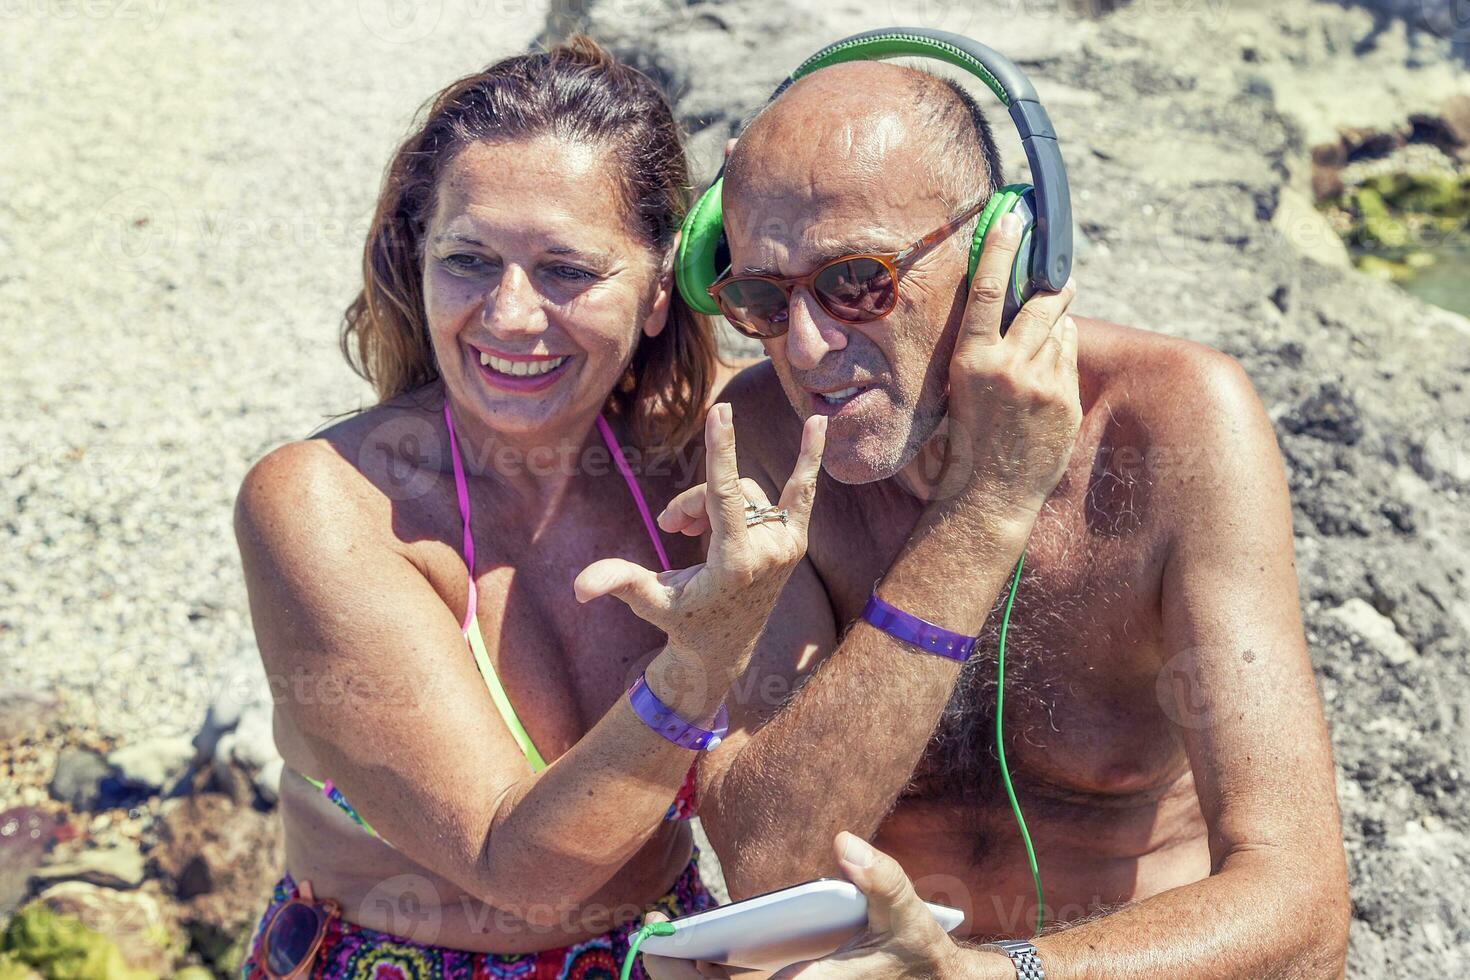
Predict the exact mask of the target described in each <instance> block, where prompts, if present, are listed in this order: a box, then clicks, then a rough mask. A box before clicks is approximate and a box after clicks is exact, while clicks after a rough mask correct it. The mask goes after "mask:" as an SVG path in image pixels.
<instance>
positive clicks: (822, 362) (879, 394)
mask: <svg viewBox="0 0 1470 980" xmlns="http://www.w3.org/2000/svg"><path fill="white" fill-rule="evenodd" d="M804 128H805V127H802V126H801V125H800V121H799V120H798V121H797V124H796V126H795V127H794V130H795V131H793V132H788V133H784V134H783V133H781V132H780V131H779V130H781V129H788V127H787V126H786V125H785V121H782V123H781V124H780V125H778V126H768V127H766V128H765V129H758V128H757V127H753V128H752V131H751V133H750V134H747V137H742V140H741V145H740V146H739V147H737V149H736V151H735V152H736V154H743V155H745V157H744V159H740V160H732V166H731V173H730V175H729V176H727V178H726V185H725V194H724V220H725V229H726V234H727V236H728V238H729V242H730V253H731V261H732V266H733V269H734V271H735V273H736V274H741V273H745V274H750V273H760V274H767V275H775V276H795V275H802V274H805V273H809V272H811V271H812V270H813V269H816V268H817V267H819V266H821V265H823V264H824V263H826V262H829V261H831V260H832V259H835V258H839V257H841V256H844V255H850V254H854V253H879V254H886V253H893V252H897V251H899V250H900V249H902V248H904V247H906V246H907V245H909V244H911V243H913V242H914V241H916V240H917V239H919V238H920V237H922V236H923V235H925V234H927V233H929V232H931V231H933V230H934V229H935V228H937V227H939V226H941V225H943V224H944V223H945V222H946V221H948V220H949V219H950V218H951V217H953V215H952V214H951V213H950V209H949V207H948V206H947V205H946V203H945V202H944V201H943V200H941V197H940V194H939V192H938V189H937V188H936V187H935V186H934V182H933V180H932V179H931V178H929V177H928V171H927V169H926V168H924V167H922V166H921V165H920V162H919V159H918V155H917V147H915V146H913V145H912V141H910V140H909V139H907V133H906V131H905V127H904V125H903V123H902V121H901V120H900V119H899V118H898V117H897V116H895V115H888V116H878V117H876V118H872V117H870V118H868V119H865V120H861V121H858V122H847V123H842V124H840V125H838V126H837V127H836V128H835V130H834V128H833V127H831V126H828V127H827V130H828V135H827V136H826V137H821V136H817V137H815V138H814V137H813V135H812V134H813V132H814V130H812V129H809V128H806V129H805V132H806V134H807V136H806V139H805V140H802V139H793V137H795V136H796V135H797V133H799V132H800V131H801V130H803V129H804ZM772 130H777V131H776V132H772ZM750 136H754V137H755V139H753V140H752V141H751V143H750V144H747V142H746V141H747V138H748V137H750ZM778 142H779V144H780V145H774V144H776V143H778ZM732 184H733V186H732ZM967 255H968V242H967V241H965V240H964V235H963V234H962V233H958V232H957V233H955V234H954V235H952V236H951V237H950V238H949V239H947V240H946V241H945V242H943V243H942V244H941V245H940V246H939V247H938V248H935V249H933V250H931V251H929V252H927V253H926V254H924V255H922V256H921V257H920V258H918V259H917V260H915V261H913V262H911V263H910V264H908V265H907V266H905V267H903V268H901V269H900V274H899V284H898V304H897V306H896V307H895V308H894V310H893V312H891V313H889V314H888V315H887V316H886V317H884V318H882V319H880V320H873V321H871V322H868V323H859V324H849V323H844V322H843V321H841V320H838V319H836V318H835V317H833V316H832V315H831V314H829V313H828V312H827V311H826V310H825V309H823V308H822V306H821V304H820V303H819V302H818V301H817V299H816V297H815V296H814V295H813V294H812V293H811V292H810V291H809V290H807V289H806V288H804V287H803V288H797V289H794V290H793V291H792V294H791V303H790V308H789V310H788V312H787V331H786V333H785V334H784V335H783V336H781V337H777V338H775V339H773V340H768V341H766V342H765V348H766V353H767V354H768V355H770V358H771V361H772V364H773V365H774V367H775V369H776V373H777V375H778V376H779V377H780V379H781V384H782V387H784V388H785V390H786V396H787V397H788V398H789V399H790V400H791V404H792V406H793V407H794V408H795V409H796V411H797V413H798V414H799V415H801V417H802V418H803V419H806V418H807V417H809V416H811V415H813V414H822V415H827V416H829V421H828V428H827V449H826V454H825V456H824V459H823V466H824V467H825V468H826V470H827V472H828V473H829V474H831V475H832V476H833V477H834V478H835V479H838V480H841V481H842V482H844V483H870V482H873V481H875V480H882V479H886V478H888V477H890V476H893V475H894V474H895V473H897V472H898V471H899V470H901V469H902V468H903V467H904V466H906V465H907V464H908V463H909V462H910V461H911V460H912V459H913V458H914V456H915V455H916V454H917V453H918V451H919V449H920V448H921V447H922V446H923V444H924V443H925V442H926V441H927V440H928V439H929V437H930V436H931V435H933V433H934V430H935V428H936V427H937V426H938V424H939V422H940V420H941V419H942V418H943V417H944V412H945V407H946V400H947V387H948V377H949V357H950V354H951V352H952V351H953V349H954V343H955V333H956V331H957V329H958V326H959V317H960V313H961V311H962V310H963V290H964V273H965V264H966V261H967Z"/></svg>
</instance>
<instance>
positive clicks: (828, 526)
mask: <svg viewBox="0 0 1470 980" xmlns="http://www.w3.org/2000/svg"><path fill="white" fill-rule="evenodd" d="M842 489H843V490H848V491H850V495H844V496H840V497H839V496H838V495H832V496H829V498H828V501H827V502H828V503H829V504H830V505H831V509H830V511H829V512H828V513H827V514H825V515H819V518H818V522H817V523H815V524H814V526H813V533H812V544H811V547H810V555H811V557H812V560H813V562H814V564H815V565H816V567H817V570H818V572H819V573H820V574H821V576H822V578H823V581H824V584H825V585H826V587H827V589H828V592H829V596H830V598H831V600H832V602H833V607H834V612H835V613H836V615H837V618H838V623H839V631H840V628H841V626H843V625H845V624H847V623H850V622H852V621H854V620H855V619H856V618H857V617H858V616H859V615H860V613H861V610H862V606H863V603H864V602H866V600H867V597H868V595H869V593H870V592H871V590H872V588H873V586H874V584H875V582H877V581H879V580H881V578H882V576H883V574H884V572H885V571H886V570H887V568H888V567H889V566H890V565H891V564H892V562H893V561H894V560H895V559H896V558H897V557H898V555H899V554H900V553H901V551H902V549H903V547H904V545H905V542H906V540H907V538H908V535H909V533H910V532H911V530H912V528H913V526H914V524H915V523H916V522H917V520H918V518H919V515H920V510H919V508H920V506H921V505H920V504H918V503H917V502H914V503H913V504H912V505H911V506H910V507H909V508H908V509H906V510H895V509H894V508H893V507H892V506H891V504H892V502H893V499H894V498H893V496H892V495H891V494H889V495H882V494H879V493H875V492H873V491H872V489H871V488H842ZM1120 489H1124V490H1126V489H1127V488H1126V487H1121V486H1120V484H1119V483H1118V481H1116V480H1114V479H1112V477H1111V475H1110V474H1109V473H1108V472H1107V471H1106V470H1105V469H1104V470H1102V471H1100V472H1093V471H1092V470H1091V468H1090V467H1089V466H1088V465H1086V464H1085V463H1084V464H1082V465H1078V466H1074V467H1073V471H1072V472H1070V473H1069V474H1068V476H1067V478H1066V479H1065V480H1064V482H1063V484H1062V485H1061V486H1059V487H1058V490H1057V492H1056V493H1055V494H1053V496H1052V498H1051V499H1050V500H1049V501H1048V504H1047V506H1046V508H1045V509H1044V511H1043V512H1042V514H1041V515H1040V516H1039V518H1038V519H1037V522H1036V525H1035V527H1034V529H1033V531H1032V535H1031V538H1030V540H1029V541H1028V544H1027V547H1026V551H1025V554H1024V560H1023V562H1022V564H1021V569H1020V575H1019V581H1018V583H1017V588H1016V596H1015V601H1014V604H1013V606H1012V608H1011V611H1010V616H1009V620H1008V621H1007V620H1006V617H1005V615H1004V613H1005V605H1006V602H1005V600H1006V598H1007V596H1008V593H1009V586H1010V584H1011V574H1014V570H1011V574H1008V575H1007V576H1006V577H1005V581H1004V583H1003V585H1002V587H1001V588H1000V589H999V590H998V593H997V595H996V597H995V601H994V603H993V605H992V607H991V609H990V610H989V612H988V615H987V617H986V620H985V625H984V628H983V629H982V631H981V633H980V642H979V644H978V645H977V649H976V653H975V655H974V657H973V658H972V660H971V662H970V663H968V664H967V665H966V667H965V669H964V670H963V671H962V673H961V676H960V678H959V680H958V682H957V683H956V685H955V688H954V691H953V693H952V696H951V698H950V702H949V704H948V705H947V706H946V708H945V710H944V713H943V715H942V716H941V718H940V719H939V722H938V724H937V725H936V728H935V732H934V736H933V739H932V740H931V744H930V746H929V748H928V750H927V751H926V753H925V755H924V758H923V760H922V761H921V763H920V765H919V767H918V769H917V770H916V772H915V777H914V782H913V784H912V786H911V787H910V794H911V795H914V796H919V797H924V798H937V799H941V800H951V799H952V800H953V801H954V802H958V803H968V804H970V805H978V804H981V803H983V802H985V801H992V800H994V799H995V798H996V796H997V792H998V790H999V786H1000V782H999V777H998V771H997V769H996V763H995V758H996V753H995V748H994V746H995V704H996V693H997V674H998V662H997V661H998V656H997V655H998V653H999V648H1000V639H1001V627H1002V624H1003V622H1004V623H1005V625H1006V630H1005V654H1006V657H1005V659H1006V669H1005V730H1006V740H1007V752H1008V755H1009V761H1010V763H1011V768H1012V770H1013V772H1014V773H1016V774H1018V776H1019V778H1022V779H1025V780H1031V781H1035V782H1038V783H1044V784H1046V785H1048V787H1049V788H1051V789H1052V790H1054V791H1056V792H1057V793H1058V794H1059V795H1060V796H1064V797H1065V796H1068V795H1073V794H1075V795H1076V796H1077V797H1078V798H1079V799H1080V798H1085V797H1088V796H1091V795H1092V794H1096V793H1102V794H1112V793H1129V792H1133V791H1136V790H1140V789H1144V788H1145V787H1148V786H1151V785H1157V784H1159V783H1161V782H1166V781H1168V780H1171V779H1174V778H1177V776H1178V773H1179V771H1180V769H1179V767H1180V764H1181V759H1182V753H1181V752H1180V749H1179V746H1178V744H1177V743H1176V741H1175V740H1174V739H1173V737H1172V735H1171V732H1170V730H1169V724H1168V719H1167V717H1166V716H1165V714H1164V713H1163V709H1162V707H1161V705H1160V702H1159V699H1158V697H1157V696H1156V687H1157V684H1158V680H1159V675H1160V668H1161V665H1162V663H1163V662H1164V660H1166V659H1167V658H1165V657H1164V656H1163V636H1162V634H1163V627H1162V622H1161V616H1160V591H1159V590H1160V579H1161V566H1162V557H1161V556H1162V550H1163V549H1162V544H1161V540H1162V534H1161V532H1160V529H1159V528H1157V527H1156V526H1155V524H1153V523H1152V522H1151V521H1150V520H1149V517H1150V515H1149V513H1148V511H1147V508H1146V507H1144V506H1141V504H1142V501H1141V500H1140V496H1141V495H1140V494H1138V493H1134V492H1122V493H1120V492H1119V490H1120ZM834 498H836V499H834ZM884 505H889V506H886V507H885V506H884ZM844 527H845V528H846V529H847V530H846V532H845V533H843V532H842V531H841V530H840V529H841V528H844ZM955 574H957V575H958V574H964V569H963V568H957V569H956V570H955ZM923 655H924V654H920V653H917V652H916V653H915V656H923Z"/></svg>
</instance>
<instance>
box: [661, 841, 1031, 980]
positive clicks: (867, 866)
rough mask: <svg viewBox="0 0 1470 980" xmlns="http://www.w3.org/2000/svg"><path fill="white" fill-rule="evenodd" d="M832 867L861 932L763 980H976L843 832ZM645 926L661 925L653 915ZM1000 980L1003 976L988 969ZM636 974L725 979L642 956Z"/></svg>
mask: <svg viewBox="0 0 1470 980" xmlns="http://www.w3.org/2000/svg"><path fill="white" fill-rule="evenodd" d="M835 850H836V853H837V863H838V865H839V866H840V867H841V868H842V871H843V873H844V874H845V875H847V877H848V879H849V880H850V881H851V882H852V883H853V884H855V885H857V886H858V888H860V889H862V892H863V894H864V895H866V896H867V897H868V928H867V929H866V930H865V931H864V932H862V933H861V934H860V935H858V936H855V937H853V938H852V939H851V940H849V941H848V942H846V943H844V944H843V945H842V946H841V947H840V948H839V949H837V950H836V951H835V952H833V953H832V954H831V955H829V956H824V957H822V958H821V959H819V960H807V961H804V962H801V963H793V964H791V965H790V966H788V967H786V968H785V969H783V970H780V971H779V972H777V973H774V974H772V975H771V980H796V978H800V980H858V978H871V980H879V978H882V980H893V978H897V977H912V978H920V977H923V978H927V980H935V978H938V980H946V978H955V980H958V978H959V977H960V976H965V977H976V978H979V977H981V976H983V975H984V974H982V973H980V972H978V971H977V970H976V966H975V964H974V962H973V961H967V962H966V963H965V969H966V970H967V971H968V972H967V973H964V974H961V973H959V972H958V967H959V961H960V958H961V956H960V949H959V947H958V946H956V945H955V943H954V941H953V940H952V939H950V938H949V936H948V934H946V933H945V931H944V930H943V929H942V928H940V926H939V922H938V921H937V920H936V919H935V918H934V914H933V913H932V912H930V911H929V909H928V907H927V906H926V905H925V904H924V902H923V900H922V899H920V898H919V896H918V894H917V893H916V892H915V891H914V886H913V883H912V882H911V881H909V877H908V875H906V874H905V873H904V870H903V868H902V867H900V866H899V863H898V862H897V861H895V860H894V859H893V858H891V857H889V856H888V855H887V854H884V853H883V852H882V851H879V850H877V849H876V848H874V847H873V846H872V845H870V844H869V843H868V842H867V841H865V840H863V839H862V838H861V837H858V836H856V835H854V834H849V833H848V832H847V831H845V830H844V831H842V832H841V833H839V834H838V835H837V839H836V842H835ZM645 921H648V922H655V921H663V916H661V915H659V914H658V913H656V912H651V913H649V916H648V919H647V920H645ZM996 962H997V963H998V964H999V966H1000V967H1001V968H1003V969H1001V972H998V973H997V974H996V975H997V976H1002V977H1003V976H1006V975H1007V974H1006V972H1005V971H1009V970H1010V969H1011V967H1010V964H1009V963H1008V962H1007V961H1005V960H1004V959H1001V960H997V961H996ZM643 967H644V969H645V970H647V971H648V975H649V976H650V977H652V978H654V980H726V978H729V977H731V976H733V975H734V974H732V973H730V972H729V971H728V970H727V969H726V968H724V967H722V966H719V965H716V964H712V963H702V962H701V963H691V962H689V961H688V960H674V959H667V958H665V957H661V956H646V957H644V959H643Z"/></svg>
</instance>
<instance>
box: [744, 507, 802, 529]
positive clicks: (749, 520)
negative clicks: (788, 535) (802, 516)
mask: <svg viewBox="0 0 1470 980" xmlns="http://www.w3.org/2000/svg"><path fill="white" fill-rule="evenodd" d="M790 519H791V512H790V511H789V510H787V509H786V508H785V507H766V508H764V509H761V510H757V511H756V512H755V513H753V514H746V515H745V526H746V527H755V526H756V525H757V524H765V523H767V522H769V521H780V522H781V523H782V524H785V523H787V522H789V521H790Z"/></svg>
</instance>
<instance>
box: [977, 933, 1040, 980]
mask: <svg viewBox="0 0 1470 980" xmlns="http://www.w3.org/2000/svg"><path fill="white" fill-rule="evenodd" d="M980 948H981V949H998V950H1000V951H1001V952H1002V953H1004V954H1006V955H1007V956H1009V957H1010V958H1011V965H1012V966H1014V967H1015V968H1016V976H1017V978H1018V980H1046V970H1045V969H1043V968H1042V966H1041V953H1040V952H1039V951H1038V950H1037V949H1036V947H1035V946H1033V945H1031V944H1030V943H1028V942H1027V941H1026V940H1024V939H1002V940H1000V941H999V942H994V943H986V944H985V945H984V946H981V947H980Z"/></svg>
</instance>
